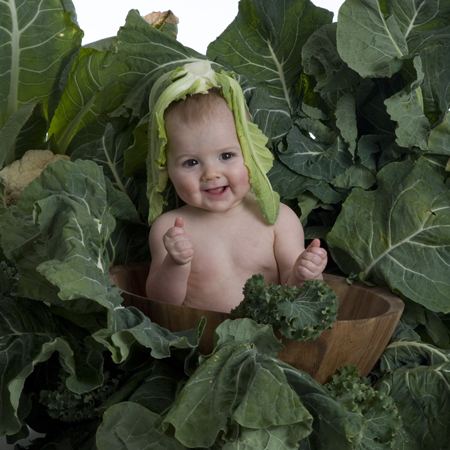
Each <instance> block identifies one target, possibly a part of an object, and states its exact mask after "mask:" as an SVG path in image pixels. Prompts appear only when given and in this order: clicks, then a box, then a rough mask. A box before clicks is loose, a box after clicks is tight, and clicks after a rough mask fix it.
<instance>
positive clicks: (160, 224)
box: [150, 209, 181, 239]
mask: <svg viewBox="0 0 450 450" xmlns="http://www.w3.org/2000/svg"><path fill="white" fill-rule="evenodd" d="M180 215H181V214H180V212H179V210H178V209H174V210H172V211H168V212H166V213H164V214H161V215H160V216H159V217H158V218H157V219H156V220H155V221H154V222H153V224H152V226H151V228H150V239H152V237H153V238H155V239H159V238H161V236H163V235H164V234H165V233H166V231H167V230H168V229H169V228H171V227H173V226H174V224H175V219H176V218H177V217H180Z"/></svg>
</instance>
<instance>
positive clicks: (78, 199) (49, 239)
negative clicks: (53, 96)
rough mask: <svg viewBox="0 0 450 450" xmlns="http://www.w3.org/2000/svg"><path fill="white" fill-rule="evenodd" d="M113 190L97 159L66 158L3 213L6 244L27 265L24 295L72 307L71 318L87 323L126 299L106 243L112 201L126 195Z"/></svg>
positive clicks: (22, 286) (22, 273) (111, 220)
mask: <svg viewBox="0 0 450 450" xmlns="http://www.w3.org/2000/svg"><path fill="white" fill-rule="evenodd" d="M59 163H62V164H59ZM107 191H108V184H107V183H106V182H105V177H104V175H103V173H102V170H101V168H100V167H99V166H97V165H96V164H95V163H93V162H92V161H82V160H78V161H75V162H74V163H71V162H68V161H58V162H57V163H54V164H50V165H49V166H48V167H47V169H46V170H44V171H43V172H42V173H41V175H40V176H39V177H38V178H37V179H36V180H34V181H33V182H32V183H31V184H30V185H29V186H28V187H27V188H26V189H25V190H24V192H23V194H22V196H21V199H20V201H19V204H18V206H17V207H10V208H9V209H8V211H7V213H5V214H3V215H2V216H1V217H0V222H1V224H2V225H1V226H2V235H1V243H2V248H3V250H4V252H5V255H7V256H8V258H10V259H11V260H13V261H14V262H15V263H16V265H17V267H18V269H19V273H20V281H19V293H20V295H22V296H26V297H29V298H36V299H40V300H44V301H48V302H52V303H54V304H55V305H59V306H61V307H62V308H67V309H69V310H70V311H71V314H69V316H68V318H70V319H71V320H77V319H76V318H77V314H79V315H81V316H82V317H83V321H90V320H91V319H92V317H94V316H95V315H100V316H102V315H104V314H105V312H106V311H109V312H110V313H112V311H113V309H114V307H116V306H118V305H119V304H120V303H121V301H122V299H121V296H120V293H119V290H118V288H117V287H111V283H110V281H109V273H108V270H109V256H108V251H107V248H106V243H107V241H108V239H109V237H110V235H111V232H112V230H113V229H114V226H115V220H114V217H113V215H112V213H111V208H112V206H111V205H109V203H108V200H110V199H111V198H113V199H114V198H115V197H116V196H117V195H122V196H123V195H124V194H122V193H120V192H119V191H117V192H116V193H115V195H114V196H111V195H109V196H108V193H107ZM127 200H128V199H127ZM114 202H117V200H114ZM116 209H117V208H116ZM60 313H62V311H61V312H60ZM74 313H75V314H74Z"/></svg>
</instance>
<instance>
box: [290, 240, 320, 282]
mask: <svg viewBox="0 0 450 450" xmlns="http://www.w3.org/2000/svg"><path fill="white" fill-rule="evenodd" d="M327 259H328V258H327V251H326V250H325V249H324V248H321V247H320V240H319V239H314V240H313V241H312V242H311V244H309V245H308V247H307V248H306V249H305V250H304V251H303V252H302V253H301V254H300V256H299V257H298V258H297V261H295V264H294V268H293V273H294V276H295V278H296V279H297V280H298V281H300V282H301V283H303V282H305V281H306V280H315V279H316V278H321V274H322V272H323V271H324V269H325V266H326V265H327Z"/></svg>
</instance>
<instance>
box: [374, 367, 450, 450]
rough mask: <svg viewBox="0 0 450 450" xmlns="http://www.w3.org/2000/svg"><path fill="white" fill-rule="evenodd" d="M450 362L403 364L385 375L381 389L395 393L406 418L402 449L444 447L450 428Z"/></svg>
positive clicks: (448, 438) (449, 436) (397, 403)
mask: <svg viewBox="0 0 450 450" xmlns="http://www.w3.org/2000/svg"><path fill="white" fill-rule="evenodd" d="M449 385H450V363H448V362H447V363H443V364H438V365H434V366H419V367H414V368H406V367H404V368H401V369H398V370H396V371H394V372H393V373H392V374H391V375H389V376H388V377H386V378H384V379H383V380H382V381H381V382H380V383H379V385H378V386H377V389H378V390H379V391H380V392H381V393H385V394H387V395H389V396H391V397H392V398H393V399H394V401H395V403H396V405H397V407H398V411H399V413H400V415H401V417H402V420H403V426H402V428H401V429H400V433H401V435H402V436H401V438H402V441H404V442H405V444H403V445H402V446H400V445H397V446H396V447H395V448H399V449H400V450H434V449H440V450H444V449H446V448H447V447H448V442H449V440H450V430H449V428H448V426H447V423H448V421H449V420H450V409H449V408H448V404H449V402H450V391H449Z"/></svg>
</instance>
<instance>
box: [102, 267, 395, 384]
mask: <svg viewBox="0 0 450 450" xmlns="http://www.w3.org/2000/svg"><path fill="white" fill-rule="evenodd" d="M148 269H149V263H131V264H125V265H122V266H115V267H112V268H111V269H110V278H111V283H112V284H116V285H117V286H118V287H119V288H120V289H121V290H122V297H123V299H124V303H123V304H124V306H135V307H136V308H138V309H139V310H141V311H142V312H143V313H144V314H145V315H147V316H148V317H150V319H151V320H152V321H153V322H156V323H158V324H159V325H161V326H163V327H165V328H167V329H169V330H171V331H181V330H186V329H190V328H194V327H195V326H196V325H197V323H198V321H199V320H200V318H201V317H206V320H207V323H206V327H205V331H204V334H203V337H202V340H201V344H200V351H201V352H202V353H203V354H209V353H211V351H212V348H213V340H214V330H215V329H216V328H217V326H218V325H219V324H220V323H222V322H223V321H224V320H227V319H235V318H236V317H237V316H235V315H233V314H226V313H221V312H216V311H207V310H202V309H196V308H190V307H187V306H178V305H170V304H168V303H162V302H158V301H155V300H150V299H148V298H146V297H145V281H146V279H147V274H148ZM324 281H325V282H326V283H327V284H328V285H329V286H330V287H331V288H332V289H333V290H334V291H335V292H336V295H337V297H338V300H339V309H338V320H337V322H335V323H334V324H333V329H332V330H328V331H325V332H323V333H322V334H321V336H320V337H319V338H317V339H316V340H314V341H303V342H298V341H294V340H291V339H286V338H284V337H282V341H283V344H284V345H285V346H286V348H285V349H284V350H282V351H280V352H279V353H278V357H279V358H280V359H281V360H282V361H284V362H286V363H288V364H291V365H292V366H294V367H296V368H297V369H301V370H303V371H305V372H307V373H309V374H310V375H311V376H312V377H313V378H314V379H315V380H317V381H318V382H319V383H325V382H326V381H329V380H330V378H331V377H332V375H333V374H334V373H335V372H336V370H337V369H338V368H339V367H340V366H341V365H342V364H348V365H351V364H353V365H356V367H357V368H358V369H359V371H360V373H361V375H362V376H366V375H367V374H368V373H369V372H370V370H371V369H372V368H373V366H374V365H375V363H376V362H377V360H378V359H379V358H380V356H381V354H382V352H383V350H384V349H385V347H386V345H387V344H388V342H389V339H390V338H391V336H392V333H393V332H394V329H395V327H396V325H397V323H398V321H399V319H400V316H401V314H402V312H403V308H404V303H403V302H402V300H401V299H400V298H398V297H397V296H395V295H393V294H392V293H390V292H388V291H386V290H383V289H381V288H378V287H369V286H366V285H364V284H363V283H359V282H358V283H354V284H352V285H349V284H348V283H347V281H346V279H345V278H344V277H338V276H335V275H327V274H324Z"/></svg>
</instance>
